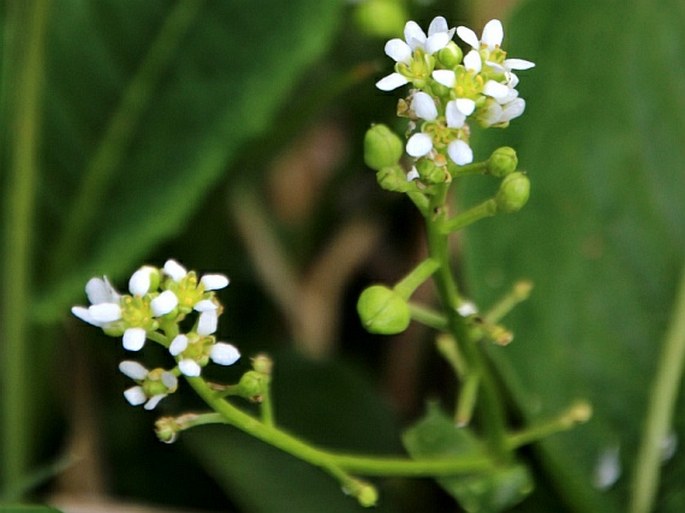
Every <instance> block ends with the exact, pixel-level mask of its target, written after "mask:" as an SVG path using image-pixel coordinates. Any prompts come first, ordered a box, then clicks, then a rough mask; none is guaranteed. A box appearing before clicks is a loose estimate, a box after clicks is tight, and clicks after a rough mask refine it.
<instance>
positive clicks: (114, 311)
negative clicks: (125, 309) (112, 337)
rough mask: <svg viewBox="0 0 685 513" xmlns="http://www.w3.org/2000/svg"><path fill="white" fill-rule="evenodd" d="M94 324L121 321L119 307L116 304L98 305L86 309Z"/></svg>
mask: <svg viewBox="0 0 685 513" xmlns="http://www.w3.org/2000/svg"><path fill="white" fill-rule="evenodd" d="M88 312H89V313H90V316H91V317H92V318H93V320H95V321H96V322H114V321H118V320H119V319H121V307H120V306H119V305H118V304H116V303H99V304H97V305H93V306H91V307H89V308H88Z"/></svg>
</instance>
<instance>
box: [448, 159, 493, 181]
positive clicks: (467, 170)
mask: <svg viewBox="0 0 685 513" xmlns="http://www.w3.org/2000/svg"><path fill="white" fill-rule="evenodd" d="M447 170H448V171H449V172H450V175H452V178H458V177H462V176H469V175H484V174H486V173H487V172H488V161H487V160H484V161H483V162H473V163H471V164H467V165H465V166H458V165H456V164H453V163H452V162H450V161H448V163H447Z"/></svg>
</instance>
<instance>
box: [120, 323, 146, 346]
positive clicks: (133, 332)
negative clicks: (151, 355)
mask: <svg viewBox="0 0 685 513" xmlns="http://www.w3.org/2000/svg"><path fill="white" fill-rule="evenodd" d="M146 338H147V337H146V335H145V330H144V329H143V328H128V329H127V330H126V331H124V339H123V342H124V349H126V350H128V351H140V350H141V349H142V348H143V346H144V345H145V339H146Z"/></svg>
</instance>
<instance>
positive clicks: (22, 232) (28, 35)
mask: <svg viewBox="0 0 685 513" xmlns="http://www.w3.org/2000/svg"><path fill="white" fill-rule="evenodd" d="M50 6H51V3H50V2H47V1H37V2H22V1H19V2H13V3H10V6H9V10H10V11H11V12H10V15H9V16H8V20H6V22H5V28H6V27H7V23H9V22H10V21H12V22H16V23H17V27H18V29H17V30H16V31H15V32H14V33H13V36H14V38H16V39H14V38H13V39H14V40H12V41H10V43H9V44H10V45H12V46H13V47H14V45H15V44H16V50H15V51H14V54H13V57H14V59H16V60H15V62H12V63H3V64H4V66H11V65H14V66H15V68H14V69H13V71H14V72H15V73H16V79H15V80H16V81H11V82H10V84H9V85H8V86H7V87H12V88H13V89H14V91H8V92H7V95H4V97H8V96H12V101H13V102H14V109H12V108H11V107H10V109H8V110H10V111H11V117H10V119H11V120H12V125H11V126H12V131H13V136H14V147H13V148H12V150H11V164H10V170H9V179H8V184H7V191H6V192H7V196H6V203H5V205H6V211H5V216H4V219H5V223H4V224H5V230H4V248H3V255H4V259H3V262H4V263H3V267H2V275H3V280H2V284H3V286H2V296H3V297H2V304H3V322H2V323H0V340H1V345H0V347H2V357H1V358H0V367H1V368H0V374H2V378H0V379H2V389H3V390H4V393H3V397H2V399H3V401H2V403H3V412H2V413H3V414H2V415H1V417H2V419H3V424H2V447H1V450H0V453H1V454H2V457H1V458H0V462H1V463H0V467H1V468H0V475H2V476H3V485H4V490H5V491H6V493H7V494H10V493H11V491H12V490H13V489H14V490H16V489H18V488H17V486H18V483H21V481H22V479H23V478H24V474H25V472H26V468H27V466H28V460H29V456H30V448H29V445H30V440H31V436H30V435H31V429H30V425H31V423H30V422H29V420H28V413H29V412H28V408H29V407H30V406H31V405H32V404H34V402H33V401H32V400H31V397H32V396H31V390H30V382H29V380H27V372H28V370H29V366H28V358H27V356H28V344H29V340H30V339H29V337H28V327H29V323H28V315H27V314H30V308H29V305H30V304H31V301H30V295H31V293H30V287H31V264H32V260H33V250H32V246H33V237H32V235H33V233H34V229H33V224H34V212H35V207H34V204H35V191H36V177H37V174H38V156H37V154H38V146H39V141H40V117H41V113H40V105H41V85H42V82H43V73H44V70H45V65H44V51H45V38H46V32H47V30H46V29H47V25H48V23H47V22H48V12H49V9H50ZM13 49H14V48H13ZM17 493H19V492H17Z"/></svg>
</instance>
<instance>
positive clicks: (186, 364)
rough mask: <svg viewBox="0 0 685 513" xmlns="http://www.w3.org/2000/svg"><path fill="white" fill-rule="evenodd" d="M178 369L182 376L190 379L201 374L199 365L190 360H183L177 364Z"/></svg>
mask: <svg viewBox="0 0 685 513" xmlns="http://www.w3.org/2000/svg"><path fill="white" fill-rule="evenodd" d="M178 368H179V370H180V371H181V372H182V373H183V375H184V376H189V377H191V378H196V377H198V376H199V375H200V373H201V372H202V367H200V364H198V363H197V362H196V361H195V360H192V359H190V358H184V359H183V360H181V361H180V362H178Z"/></svg>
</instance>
